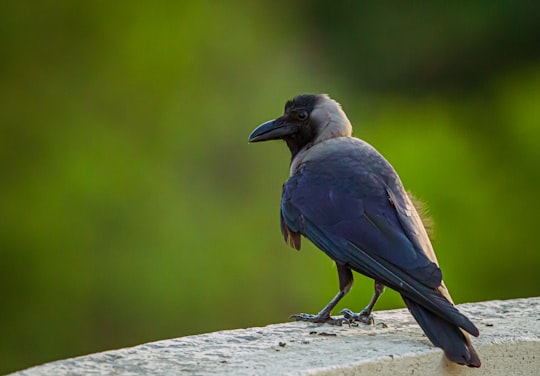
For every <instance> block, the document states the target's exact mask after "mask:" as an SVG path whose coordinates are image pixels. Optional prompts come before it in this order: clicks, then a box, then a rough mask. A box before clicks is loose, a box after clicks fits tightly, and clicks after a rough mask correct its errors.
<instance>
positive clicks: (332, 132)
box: [248, 94, 352, 157]
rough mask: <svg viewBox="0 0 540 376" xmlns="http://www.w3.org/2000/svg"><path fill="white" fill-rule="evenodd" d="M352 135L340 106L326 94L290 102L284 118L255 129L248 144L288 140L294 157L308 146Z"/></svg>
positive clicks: (304, 95)
mask: <svg viewBox="0 0 540 376" xmlns="http://www.w3.org/2000/svg"><path fill="white" fill-rule="evenodd" d="M351 133H352V127H351V123H350V122H349V119H347V115H345V113H344V112H343V110H342V109H341V106H340V105H339V103H337V102H336V101H334V100H333V99H331V98H330V97H329V96H328V95H326V94H302V95H298V96H296V97H294V98H293V99H291V100H289V101H287V103H286V104H285V111H284V113H283V116H281V117H279V118H277V119H274V120H270V121H267V122H266V123H263V124H261V125H259V126H258V127H257V128H255V130H254V131H253V132H251V134H250V135H249V139H248V141H249V142H260V141H268V140H278V139H281V140H285V142H287V146H288V147H289V149H290V150H291V154H292V156H293V157H294V156H295V155H296V154H297V153H298V152H299V151H300V150H302V149H303V148H304V147H306V146H307V147H309V146H311V145H314V144H316V143H319V142H322V141H325V140H328V139H330V138H335V137H348V136H351Z"/></svg>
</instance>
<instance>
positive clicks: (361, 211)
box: [248, 94, 481, 367]
mask: <svg viewBox="0 0 540 376" xmlns="http://www.w3.org/2000/svg"><path fill="white" fill-rule="evenodd" d="M269 140H283V141H285V143H286V144H287V146H288V148H289V150H290V152H291V162H290V176H289V178H288V180H287V181H286V182H285V183H284V184H283V189H282V196H281V210H280V212H281V213H280V214H281V215H280V224H281V232H282V235H283V238H284V240H285V242H286V243H288V244H289V245H290V246H291V247H293V248H295V249H297V250H300V247H301V237H302V236H303V237H305V238H307V239H309V240H310V241H311V242H312V243H313V244H314V245H315V246H316V247H317V248H319V249H320V250H322V251H323V252H324V253H326V254H327V255H328V256H329V257H330V258H331V259H332V260H333V261H334V262H335V264H336V267H337V273H338V280H339V292H338V293H337V294H336V296H335V297H334V298H333V299H332V300H331V301H330V302H329V303H328V304H327V305H326V306H325V307H324V308H323V309H322V310H321V311H320V312H319V313H318V314H316V315H314V314H306V313H301V314H298V315H293V316H291V317H292V318H294V319H296V320H300V321H307V322H314V323H328V324H334V325H340V324H343V322H344V321H345V322H349V323H351V322H354V321H358V322H363V323H366V324H369V323H372V322H373V316H372V311H373V308H374V306H375V303H376V302H377V300H378V298H379V297H380V295H381V294H382V293H383V291H384V289H385V286H386V287H389V288H391V289H393V290H395V291H397V292H398V293H400V294H401V297H402V298H403V300H404V302H405V305H406V306H407V308H408V309H409V311H410V312H411V314H412V316H413V317H414V318H415V320H416V321H417V322H418V324H419V325H420V327H421V328H422V329H423V331H424V333H425V334H426V336H427V337H428V338H429V340H430V341H431V342H432V343H433V345H434V346H436V347H439V348H441V349H442V350H443V351H444V354H445V355H446V357H447V358H448V359H449V360H450V361H452V362H455V363H458V364H461V365H466V366H469V367H480V365H481V362H480V357H479V356H478V353H477V352H476V350H475V349H474V347H473V345H472V343H471V339H470V336H469V334H470V335H473V336H475V337H478V335H479V331H478V328H477V327H476V326H475V325H474V324H473V323H472V322H471V320H469V319H468V318H467V317H466V316H465V315H464V314H462V313H461V312H460V311H459V310H458V309H457V308H456V307H455V305H454V302H453V300H452V298H451V296H450V294H449V292H448V289H447V288H446V286H445V284H444V282H443V280H442V272H441V269H440V267H439V263H438V261H437V258H436V256H435V252H434V250H433V246H432V244H431V241H430V239H429V236H428V233H427V232H426V229H425V227H424V225H423V223H422V219H421V217H420V215H419V213H418V211H417V210H416V208H415V206H414V204H413V202H412V200H411V198H410V196H409V195H408V194H407V192H406V191H405V189H404V187H403V184H402V182H401V179H400V177H399V176H398V174H397V172H396V171H395V169H394V168H393V167H392V165H391V164H390V163H389V162H388V161H387V160H386V159H385V158H384V157H383V156H382V154H380V153H379V152H378V151H377V150H376V149H375V148H374V147H373V146H371V145H370V144H368V143H367V142H365V141H363V140H361V139H359V138H356V137H353V136H352V125H351V122H350V121H349V119H348V118H347V115H346V114H345V112H344V111H343V109H342V107H341V105H340V104H339V103H338V102H336V101H334V100H333V99H331V98H330V97H329V96H328V95H327V94H301V95H297V96H295V97H294V98H292V99H290V100H288V101H287V102H286V104H285V109H284V113H283V115H282V116H280V117H278V118H276V119H274V120H270V121H267V122H265V123H263V124H261V125H259V126H258V127H256V128H255V129H254V130H253V131H252V132H251V134H250V135H249V137H248V142H250V143H254V142H262V141H269ZM353 271H354V272H357V273H360V274H363V275H365V276H367V277H369V278H371V279H373V280H374V294H373V296H372V298H371V301H370V302H369V304H368V305H367V306H366V307H365V308H364V309H363V310H362V311H361V312H359V313H354V312H352V311H351V310H349V309H344V310H342V311H341V312H340V313H342V314H343V317H337V318H336V317H333V316H331V313H332V310H333V309H334V308H335V306H336V305H337V304H338V302H339V301H340V300H341V299H342V298H343V297H344V296H345V295H346V294H347V293H348V292H349V290H350V289H351V287H352V284H353Z"/></svg>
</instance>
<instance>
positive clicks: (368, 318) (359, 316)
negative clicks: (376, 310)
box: [340, 281, 384, 325]
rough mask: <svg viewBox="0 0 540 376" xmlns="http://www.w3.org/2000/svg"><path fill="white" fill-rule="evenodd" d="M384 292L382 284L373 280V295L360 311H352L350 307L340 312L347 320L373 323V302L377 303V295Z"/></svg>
mask: <svg viewBox="0 0 540 376" xmlns="http://www.w3.org/2000/svg"><path fill="white" fill-rule="evenodd" d="M383 292H384V285H383V284H382V283H380V282H379V281H375V291H374V292H373V296H372V297H371V301H370V302H369V304H368V305H367V306H366V308H364V309H363V310H362V312H360V313H353V312H352V311H351V310H350V309H347V308H345V309H343V310H342V311H341V312H340V313H343V316H344V317H345V318H346V319H347V320H349V321H359V322H363V323H364V324H369V325H371V324H373V315H372V314H371V312H372V311H373V307H374V306H375V303H377V300H378V299H379V296H381V294H382V293H383Z"/></svg>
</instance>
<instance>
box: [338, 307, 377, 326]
mask: <svg viewBox="0 0 540 376" xmlns="http://www.w3.org/2000/svg"><path fill="white" fill-rule="evenodd" d="M339 313H342V314H343V317H344V318H345V319H347V321H349V322H361V323H363V324H366V325H373V323H374V320H373V315H372V314H371V312H368V311H366V310H363V311H362V312H360V313H354V312H353V311H351V310H350V309H348V308H345V309H342V310H341V312H339Z"/></svg>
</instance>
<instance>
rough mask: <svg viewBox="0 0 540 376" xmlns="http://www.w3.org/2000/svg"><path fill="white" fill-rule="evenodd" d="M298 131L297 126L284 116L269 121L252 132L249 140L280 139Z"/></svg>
mask: <svg viewBox="0 0 540 376" xmlns="http://www.w3.org/2000/svg"><path fill="white" fill-rule="evenodd" d="M295 132H296V126H294V125H292V124H289V123H287V122H286V121H285V120H284V119H283V117H280V118H277V119H275V120H270V121H267V122H266V123H263V124H261V125H259V126H258V127H257V128H255V129H254V130H253V132H251V134H250V135H249V138H248V142H260V141H269V140H278V139H282V138H285V137H286V136H289V135H291V134H293V133H295Z"/></svg>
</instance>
